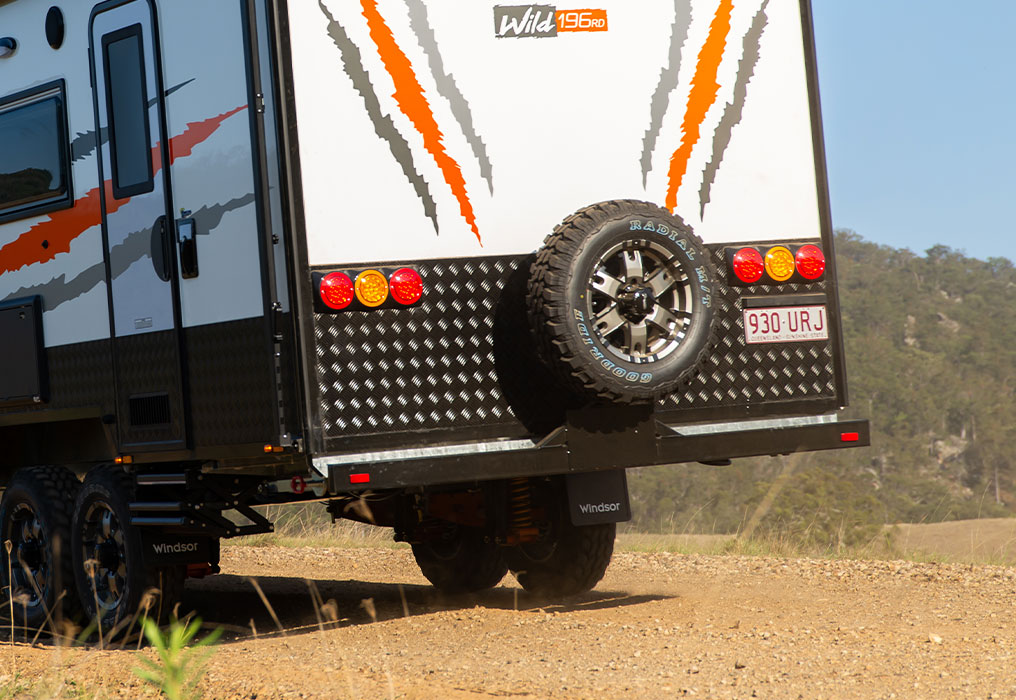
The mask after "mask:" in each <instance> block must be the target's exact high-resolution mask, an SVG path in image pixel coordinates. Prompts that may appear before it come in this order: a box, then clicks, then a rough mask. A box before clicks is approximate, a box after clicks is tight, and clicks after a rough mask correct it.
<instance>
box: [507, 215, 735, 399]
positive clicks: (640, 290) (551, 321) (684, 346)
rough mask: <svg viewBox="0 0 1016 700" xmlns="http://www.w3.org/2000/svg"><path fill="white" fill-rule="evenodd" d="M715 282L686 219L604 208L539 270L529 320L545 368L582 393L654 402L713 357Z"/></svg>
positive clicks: (570, 233) (583, 220)
mask: <svg viewBox="0 0 1016 700" xmlns="http://www.w3.org/2000/svg"><path fill="white" fill-rule="evenodd" d="M714 279H715V272H714V270H713V266H712V263H711V262H710V260H709V254H708V252H707V251H706V249H705V246H704V245H703V244H702V241H701V239H699V238H698V237H697V236H696V235H695V234H694V233H692V231H691V229H690V228H689V227H688V226H687V225H686V224H685V223H684V222H683V221H682V220H681V218H680V217H678V216H676V215H674V214H671V213H670V212H668V211H667V210H665V209H662V208H660V207H658V206H656V205H654V204H649V203H647V202H638V201H632V200H615V201H609V202H602V203H600V204H594V205H592V206H589V207H586V208H584V209H581V210H579V211H578V212H576V213H575V214H573V215H571V216H569V217H568V218H567V219H565V220H564V221H563V222H562V223H561V224H560V225H559V226H558V227H557V228H555V229H554V232H553V233H552V234H550V236H548V237H547V239H546V241H545V242H544V246H543V248H541V249H540V251H539V252H538V254H537V257H536V260H535V262H533V264H532V266H531V267H530V274H529V289H528V294H527V297H526V303H527V307H528V313H529V321H530V323H531V324H532V327H533V332H534V333H535V334H536V338H537V343H538V346H539V350H540V353H541V355H542V358H543V360H544V362H545V363H546V364H547V365H548V366H549V367H550V368H551V369H552V370H553V371H555V372H556V373H557V375H558V376H559V377H560V378H561V379H562V380H564V381H565V382H566V384H567V385H568V386H570V387H571V388H573V389H574V390H575V391H576V392H578V393H579V394H581V395H583V396H585V397H587V398H593V399H598V400H607V401H613V402H618V403H631V402H642V401H651V400H654V399H659V398H661V397H663V396H666V395H668V394H671V393H673V392H674V391H676V390H677V389H678V388H680V387H681V386H682V385H683V384H685V383H686V382H687V381H688V380H689V379H690V378H691V377H692V376H693V375H694V374H695V372H696V371H697V369H698V367H699V365H700V363H701V362H702V361H703V359H704V358H705V356H706V354H707V352H708V350H709V346H710V338H711V336H712V333H713V304H714V293H713V284H714V282H713V280H714Z"/></svg>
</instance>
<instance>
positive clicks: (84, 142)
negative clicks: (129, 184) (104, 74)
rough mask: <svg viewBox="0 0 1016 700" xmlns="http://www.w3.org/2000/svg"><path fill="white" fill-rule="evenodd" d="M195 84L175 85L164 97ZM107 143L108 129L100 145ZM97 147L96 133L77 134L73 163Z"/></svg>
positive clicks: (72, 145) (72, 144) (104, 131)
mask: <svg viewBox="0 0 1016 700" xmlns="http://www.w3.org/2000/svg"><path fill="white" fill-rule="evenodd" d="M193 82H194V78H191V79H190V80H185V81H183V82H182V83H180V84H179V85H174V86H173V87H171V88H169V89H168V90H166V91H165V92H164V93H163V97H169V96H170V95H172V94H173V93H174V92H176V91H177V90H179V89H180V88H182V87H184V86H186V85H188V84H190V83H193ZM148 106H149V107H154V106H155V100H149V101H148ZM107 141H109V132H108V131H107V130H106V129H103V130H102V131H101V132H100V138H99V143H103V144H104V143H106V142H107ZM97 145H98V144H96V142H95V132H94V131H86V132H84V133H83V134H77V135H76V136H75V137H74V140H73V141H71V160H72V161H79V160H83V159H85V158H87V157H88V156H90V155H92V153H94V152H95V149H96V146H97Z"/></svg>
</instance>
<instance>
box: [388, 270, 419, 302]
mask: <svg viewBox="0 0 1016 700" xmlns="http://www.w3.org/2000/svg"><path fill="white" fill-rule="evenodd" d="M388 283H389V286H390V287H391V290H392V298H393V299H395V301H397V302H399V303H400V304H402V305H403V306H409V305H410V304H415V303H416V302H418V301H420V297H422V296H423V278H421V277H420V274H419V273H418V272H417V271H416V270H411V269H409V268H408V267H404V268H402V269H401V270H396V271H395V272H394V273H393V274H392V276H391V278H389V280H388Z"/></svg>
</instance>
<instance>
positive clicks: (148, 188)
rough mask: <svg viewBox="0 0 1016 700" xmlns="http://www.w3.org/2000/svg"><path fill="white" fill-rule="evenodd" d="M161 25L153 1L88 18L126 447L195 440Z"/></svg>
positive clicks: (109, 6) (126, 2)
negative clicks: (187, 390) (190, 426)
mask: <svg viewBox="0 0 1016 700" xmlns="http://www.w3.org/2000/svg"><path fill="white" fill-rule="evenodd" d="M156 22H157V17H156V10H155V6H154V3H151V2H149V0H111V1H110V2H104V3H101V4H99V5H97V6H96V7H95V9H94V10H93V11H92V17H91V21H90V24H89V37H90V57H91V69H92V85H93V99H94V103H95V104H94V108H95V117H96V127H97V128H96V134H97V136H96V139H97V142H98V147H99V158H98V163H99V178H100V181H101V182H103V183H104V186H103V187H102V188H101V191H102V225H103V235H104V243H105V247H106V274H107V279H108V283H109V295H110V311H111V318H112V321H111V324H112V335H113V348H114V369H115V376H116V391H117V413H118V415H117V423H118V426H119V430H118V433H119V440H120V449H121V451H145V450H173V449H180V448H183V447H186V446H187V428H186V420H185V411H186V397H185V396H184V391H183V371H182V366H181V360H182V357H181V352H182V351H181V343H180V309H179V302H178V299H179V294H178V281H177V272H176V269H177V266H176V261H175V247H176V246H175V245H174V232H175V226H174V221H175V217H174V216H173V213H172V196H171V192H170V185H169V177H168V173H167V168H166V167H165V166H166V164H167V163H168V162H169V144H168V143H167V140H166V138H165V131H166V129H165V124H166V119H165V106H164V104H163V87H162V74H161V69H160V65H161V60H160V55H159V43H158V32H157V31H156Z"/></svg>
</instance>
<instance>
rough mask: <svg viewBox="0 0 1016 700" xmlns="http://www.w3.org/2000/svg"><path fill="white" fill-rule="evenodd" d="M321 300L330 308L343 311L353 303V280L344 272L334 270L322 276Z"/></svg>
mask: <svg viewBox="0 0 1016 700" xmlns="http://www.w3.org/2000/svg"><path fill="white" fill-rule="evenodd" d="M319 292H320V294H321V301H322V302H323V303H324V305H325V306H327V307H328V308H329V309H335V310H336V311H341V310H342V309H344V308H346V307H347V306H349V305H350V304H352V303H353V299H354V297H355V294H354V292H353V280H351V279H350V278H349V275H347V274H344V273H342V272H332V273H331V274H328V275H325V276H324V277H322V278H321V284H320V285H319Z"/></svg>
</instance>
